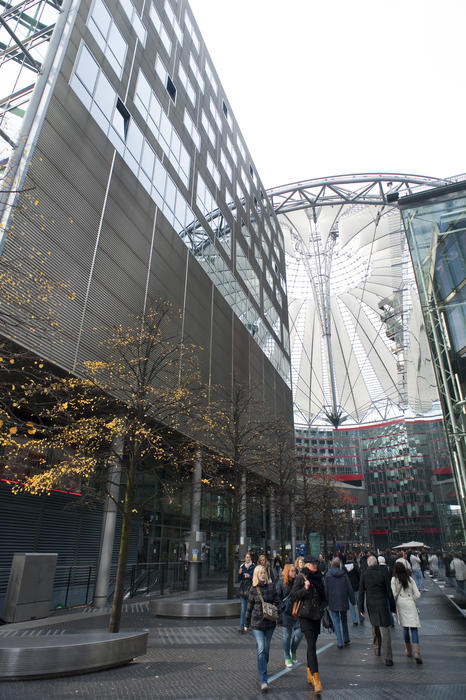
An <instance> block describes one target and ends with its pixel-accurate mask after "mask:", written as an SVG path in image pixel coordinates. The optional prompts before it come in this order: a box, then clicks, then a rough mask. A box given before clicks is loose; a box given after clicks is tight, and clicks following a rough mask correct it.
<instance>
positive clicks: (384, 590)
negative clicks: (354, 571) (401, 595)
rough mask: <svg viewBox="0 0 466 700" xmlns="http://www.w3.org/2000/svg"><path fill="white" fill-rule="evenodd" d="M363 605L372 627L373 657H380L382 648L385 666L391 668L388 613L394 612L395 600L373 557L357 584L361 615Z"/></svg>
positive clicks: (390, 618) (368, 561) (391, 657)
mask: <svg viewBox="0 0 466 700" xmlns="http://www.w3.org/2000/svg"><path fill="white" fill-rule="evenodd" d="M365 603H367V612H368V613H369V619H370V621H371V625H372V632H373V641H374V652H375V655H376V656H380V653H381V652H380V649H381V647H382V646H383V648H384V650H385V665H386V666H393V655H392V642H391V638H390V625H391V624H392V617H391V614H390V611H391V612H396V605H395V599H394V598H393V593H392V589H391V587H390V584H389V582H388V579H387V577H386V575H385V573H384V572H383V571H382V570H381V568H380V566H379V564H378V562H377V559H376V558H375V557H374V556H370V557H369V558H368V560H367V569H366V570H365V571H364V573H363V574H362V575H361V582H360V584H359V609H360V611H361V613H362V614H363V613H364V609H365Z"/></svg>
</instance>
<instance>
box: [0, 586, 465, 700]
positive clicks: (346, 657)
mask: <svg viewBox="0 0 466 700" xmlns="http://www.w3.org/2000/svg"><path fill="white" fill-rule="evenodd" d="M429 583H430V582H429ZM419 609H420V611H421V623H422V628H421V633H420V634H421V638H420V643H421V652H422V656H423V659H424V664H423V665H418V664H416V663H415V661H414V659H408V658H407V657H406V656H405V654H404V645H403V637H402V630H401V628H400V627H399V626H396V627H395V628H394V629H393V630H392V644H393V653H394V665H393V667H390V668H387V667H386V666H385V664H384V659H383V657H375V656H374V653H373V649H372V644H371V638H370V637H371V627H370V625H369V624H367V623H366V624H364V625H361V626H358V627H352V626H351V625H350V635H351V645H350V646H348V647H345V648H344V649H342V650H339V649H337V648H336V645H335V636H334V635H328V634H322V635H320V637H319V644H318V648H319V649H323V651H322V652H321V653H319V666H320V673H321V678H322V682H323V685H324V695H323V697H325V700H340V699H341V700H353V699H358V700H393V698H394V697H397V696H399V697H402V698H403V700H421V698H423V699H424V700H459V699H460V698H461V699H462V698H466V674H465V660H466V621H465V619H464V618H463V617H462V615H461V614H460V613H458V612H457V611H456V610H455V608H454V607H453V606H452V605H451V604H450V603H449V602H448V600H447V599H446V598H445V597H444V595H443V594H442V592H441V591H440V590H439V589H438V588H436V587H435V586H434V585H433V584H430V585H429V590H427V592H426V594H425V595H423V597H422V598H421V600H420V601H419ZM76 617H79V616H76V615H75V616H73V619H72V620H71V619H69V620H67V619H66V615H63V616H62V618H61V619H60V622H59V623H57V624H56V625H53V626H49V627H47V622H46V621H45V623H44V626H43V627H42V628H41V627H37V626H34V627H33V628H32V629H30V630H27V629H18V630H16V633H17V634H21V635H23V634H24V635H28V634H29V635H35V636H36V635H41V634H57V635H58V634H64V633H67V632H72V631H78V630H79V631H82V630H83V629H86V628H88V629H89V628H92V629H98V628H100V629H103V628H105V625H106V617H105V616H102V615H94V616H93V615H92V613H89V614H87V615H82V616H81V619H78V620H76V619H75V618H76ZM237 626H238V621H237V620H211V621H206V620H186V619H183V620H167V619H166V618H150V617H148V615H147V613H146V612H145V611H144V606H141V605H138V604H133V605H132V607H130V606H127V607H126V610H125V614H124V615H123V618H122V629H130V628H132V629H134V628H140V627H146V628H148V630H149V646H148V650H147V654H146V655H145V656H144V657H140V658H139V659H137V660H136V661H135V662H134V663H132V664H130V665H127V666H123V667H120V668H116V669H110V670H106V671H100V672H98V673H91V674H86V675H82V676H74V677H68V678H57V679H49V680H42V681H27V682H11V681H8V682H0V698H1V700H33V699H34V700H68V699H69V698H83V699H84V698H86V699H87V698H92V700H94V699H95V698H98V700H110V698H111V699H112V700H120V699H121V700H126V699H128V700H149V699H150V700H154V699H158V698H160V699H161V700H163V699H165V698H167V699H168V698H178V699H179V700H180V699H182V698H185V699H186V700H188V699H189V700H214V699H215V700H222V698H223V699H224V700H233V699H236V698H239V697H241V698H242V700H249V699H250V700H253V699H254V698H259V697H262V698H263V695H261V694H260V693H259V684H258V680H257V665H256V654H255V644H254V639H253V637H252V635H251V634H250V633H248V634H244V635H241V634H238V632H237ZM14 632H15V630H14V629H12V628H11V627H10V628H9V629H8V628H3V629H1V628H0V634H2V636H4V635H5V634H7V633H8V634H11V635H12V639H13V638H14V637H13V633H14ZM329 644H330V645H331V646H328V645H329ZM327 647H328V648H327ZM305 655H306V644H305V640H303V642H302V643H301V646H300V648H299V649H298V659H299V660H300V662H301V664H300V666H298V667H297V668H293V669H291V670H290V671H286V672H285V673H284V674H283V675H281V676H280V677H278V678H276V679H275V680H273V681H272V683H271V685H270V691H269V695H270V696H272V697H276V698H277V699H278V698H280V700H291V699H296V700H300V699H301V698H307V699H311V698H315V697H318V696H315V695H314V694H313V693H312V692H310V688H309V686H308V685H307V682H306V667H305ZM283 670H284V663H283V652H282V649H281V630H280V629H277V630H276V632H275V634H274V637H273V639H272V645H271V652H270V661H269V674H270V676H272V675H273V674H275V673H277V672H281V671H283Z"/></svg>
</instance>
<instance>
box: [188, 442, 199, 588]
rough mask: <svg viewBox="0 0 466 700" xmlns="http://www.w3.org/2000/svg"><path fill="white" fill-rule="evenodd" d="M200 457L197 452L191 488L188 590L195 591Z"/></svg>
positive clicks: (197, 563) (196, 584)
mask: <svg viewBox="0 0 466 700" xmlns="http://www.w3.org/2000/svg"><path fill="white" fill-rule="evenodd" d="M201 479H202V457H201V452H200V451H199V452H197V454H196V457H195V459H194V469H193V476H192V490H191V532H190V551H189V592H190V593H195V592H196V591H197V589H198V581H199V567H200V566H201V552H200V551H199V552H198V553H197V556H196V557H195V559H194V561H193V554H194V552H193V548H194V546H195V543H196V542H197V533H198V532H199V530H200V529H201V493H202V481H201ZM199 546H200V545H199Z"/></svg>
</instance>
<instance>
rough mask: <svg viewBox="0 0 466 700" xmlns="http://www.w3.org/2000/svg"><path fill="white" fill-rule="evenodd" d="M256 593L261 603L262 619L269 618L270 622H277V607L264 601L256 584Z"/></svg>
mask: <svg viewBox="0 0 466 700" xmlns="http://www.w3.org/2000/svg"><path fill="white" fill-rule="evenodd" d="M257 595H258V596H259V598H260V599H261V603H262V615H263V618H264V620H270V621H271V622H277V620H278V608H277V606H276V605H274V604H273V603H266V602H265V600H264V598H263V597H262V593H261V592H260V589H259V586H257Z"/></svg>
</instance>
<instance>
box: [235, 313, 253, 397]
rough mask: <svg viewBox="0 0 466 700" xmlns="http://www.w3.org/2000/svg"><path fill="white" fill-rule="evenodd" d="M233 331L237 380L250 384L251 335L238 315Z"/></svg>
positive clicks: (246, 384) (240, 382)
mask: <svg viewBox="0 0 466 700" xmlns="http://www.w3.org/2000/svg"><path fill="white" fill-rule="evenodd" d="M233 333H234V335H233V372H234V377H235V381H236V383H238V384H243V385H244V386H249V381H250V378H249V342H250V335H249V333H248V332H247V330H246V329H245V327H244V326H243V324H242V323H241V321H240V320H239V319H238V317H237V316H235V317H234V323H233ZM251 342H252V341H251Z"/></svg>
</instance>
